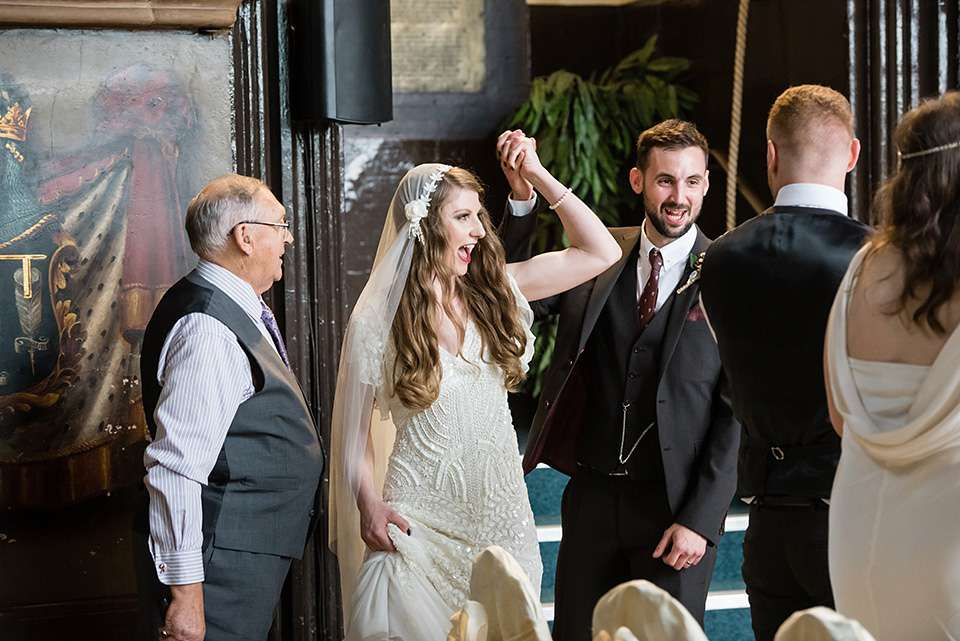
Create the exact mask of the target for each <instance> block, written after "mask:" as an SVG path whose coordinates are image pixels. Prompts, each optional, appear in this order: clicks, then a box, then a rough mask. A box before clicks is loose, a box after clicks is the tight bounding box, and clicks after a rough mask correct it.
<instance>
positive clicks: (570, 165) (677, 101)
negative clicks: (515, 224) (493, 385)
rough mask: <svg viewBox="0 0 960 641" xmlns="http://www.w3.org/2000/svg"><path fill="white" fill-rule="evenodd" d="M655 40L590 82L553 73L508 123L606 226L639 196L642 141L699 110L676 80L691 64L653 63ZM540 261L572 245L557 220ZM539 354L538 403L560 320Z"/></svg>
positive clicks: (541, 232) (542, 228)
mask: <svg viewBox="0 0 960 641" xmlns="http://www.w3.org/2000/svg"><path fill="white" fill-rule="evenodd" d="M656 46H657V37H656V36H653V37H651V38H650V39H649V40H648V41H647V43H646V44H645V45H644V46H643V48H641V49H638V50H637V51H634V52H633V53H631V54H630V55H628V56H627V57H626V58H624V59H623V60H621V61H620V62H618V63H617V64H616V65H614V66H613V67H611V68H610V69H607V70H605V71H603V72H602V73H600V74H599V75H597V74H593V75H591V76H590V77H589V78H583V77H582V76H579V75H577V74H575V73H570V72H569V71H563V70H560V71H555V72H553V73H552V74H550V75H549V76H541V77H539V78H534V80H533V83H532V84H531V87H530V97H529V98H528V99H527V101H526V102H524V103H523V104H522V105H521V106H520V107H519V108H518V109H517V111H516V112H515V113H514V114H513V116H512V117H510V118H509V120H508V124H507V128H509V129H522V130H523V131H524V132H525V133H526V134H527V135H528V136H533V137H534V138H536V139H537V152H538V153H539V154H540V160H541V162H542V163H543V165H544V166H545V167H546V168H547V169H549V170H550V172H551V173H552V174H553V175H554V176H556V178H557V180H559V181H560V182H562V183H564V184H565V185H567V186H569V187H570V188H571V189H573V191H574V192H575V193H576V194H577V195H578V196H579V197H580V198H581V199H582V200H583V201H584V202H586V203H587V204H588V205H589V206H590V207H591V208H592V209H593V211H594V212H596V214H597V215H598V216H599V217H600V219H601V220H603V222H604V223H606V224H608V225H616V224H618V222H619V218H620V216H619V212H620V211H621V210H622V209H623V208H625V207H628V206H629V205H630V203H632V202H633V200H634V199H636V194H634V193H633V191H632V190H630V188H629V185H628V182H627V172H628V171H629V167H630V166H632V162H633V159H634V150H635V145H636V139H637V136H638V135H639V134H640V132H641V131H643V130H644V129H647V128H648V127H650V126H652V125H654V124H655V123H657V122H660V121H661V120H666V119H668V118H682V117H684V116H685V115H686V114H688V113H690V111H691V109H692V108H693V106H694V105H695V104H696V103H697V102H698V100H699V98H698V97H697V95H696V94H695V93H694V92H693V91H691V90H690V89H688V88H687V87H684V86H682V85H680V84H678V79H679V78H680V77H681V76H682V74H683V73H684V72H686V71H687V70H688V69H689V68H690V61H689V60H688V59H686V58H674V57H666V56H664V57H655V56H654V51H655V50H656ZM540 216H541V217H540V220H539V223H540V224H539V225H538V226H537V231H536V233H535V235H534V238H533V248H534V253H540V252H543V251H549V250H553V249H560V248H563V247H566V246H568V245H569V242H568V241H567V238H566V236H565V235H564V233H563V228H562V227H561V225H560V222H559V220H558V219H557V217H556V216H554V215H553V214H552V212H551V213H549V214H541V215H540ZM534 333H535V334H536V335H537V343H536V352H535V354H534V357H533V362H532V363H531V364H530V372H529V374H528V376H527V382H526V391H527V392H529V393H530V394H532V395H533V396H538V395H539V394H540V391H541V389H542V386H543V382H544V379H545V378H546V370H547V367H548V365H549V363H550V356H551V355H552V354H553V345H554V339H555V335H556V322H555V320H554V319H545V320H542V321H538V322H537V326H536V327H534Z"/></svg>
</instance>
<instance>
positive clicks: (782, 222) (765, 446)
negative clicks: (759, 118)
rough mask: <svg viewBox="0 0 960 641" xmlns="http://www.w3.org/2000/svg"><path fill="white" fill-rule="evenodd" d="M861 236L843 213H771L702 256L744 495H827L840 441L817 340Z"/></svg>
mask: <svg viewBox="0 0 960 641" xmlns="http://www.w3.org/2000/svg"><path fill="white" fill-rule="evenodd" d="M867 232H868V228H867V227H866V226H865V225H863V224H862V223H859V222H857V221H856V220H853V219H851V218H848V217H847V216H845V215H843V214H841V213H839V212H833V211H830V210H825V209H816V208H810V207H774V208H772V209H770V210H768V211H767V212H765V213H764V214H762V215H760V216H757V217H756V218H753V219H751V220H749V221H747V222H746V223H744V224H742V225H740V227H738V228H737V229H735V230H733V231H731V232H730V233H728V234H725V235H724V236H721V237H720V238H718V239H717V240H716V241H715V242H714V243H713V244H712V245H711V246H710V249H709V250H708V251H707V255H706V258H705V260H704V266H703V271H702V276H701V287H700V296H701V299H702V300H703V304H704V307H705V308H706V310H707V313H708V314H709V317H710V323H711V326H712V327H713V330H714V332H715V334H716V337H717V343H718V347H719V349H720V359H721V360H722V361H723V367H724V370H725V371H726V372H727V376H728V378H729V380H730V388H731V395H732V397H733V410H734V413H735V414H736V416H737V418H739V419H740V423H741V425H742V426H743V430H744V433H743V438H742V439H741V442H740V459H739V468H738V478H739V493H740V495H741V496H763V495H773V494H779V495H794V496H807V497H812V498H827V497H829V496H830V488H831V486H832V484H833V476H834V473H835V471H836V467H837V462H838V460H839V456H840V439H839V437H838V436H837V434H836V432H834V430H833V427H832V425H831V423H830V417H829V414H828V412H827V400H826V391H825V386H824V379H823V338H824V332H825V331H826V326H827V316H828V315H829V313H830V308H831V306H832V305H833V299H834V296H835V295H836V293H837V288H838V287H839V285H840V281H841V280H842V279H843V276H844V274H845V273H846V270H847V267H848V266H849V264H850V260H851V259H852V258H853V255H854V254H855V253H856V251H857V250H858V249H859V248H860V246H861V245H862V243H863V240H864V238H865V236H866V234H867Z"/></svg>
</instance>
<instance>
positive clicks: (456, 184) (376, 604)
mask: <svg viewBox="0 0 960 641" xmlns="http://www.w3.org/2000/svg"><path fill="white" fill-rule="evenodd" d="M497 148H498V151H499V153H500V158H501V164H502V167H503V170H504V173H505V174H506V176H507V178H508V180H509V181H510V183H511V186H513V187H514V190H515V192H518V191H521V190H523V191H529V187H530V186H531V185H532V187H533V188H535V189H536V190H537V191H538V192H539V193H540V194H541V195H542V196H543V198H544V199H545V200H546V201H547V202H548V203H550V209H551V210H553V211H554V212H555V213H556V214H557V215H558V216H559V218H560V220H561V222H562V223H563V226H564V230H565V231H566V234H567V237H568V238H569V240H570V247H568V248H567V249H564V250H562V251H558V252H549V253H546V254H541V255H539V256H535V257H533V258H531V259H530V260H527V261H524V262H520V263H514V264H510V265H507V264H505V262H504V252H503V247H502V246H501V244H500V241H499V239H498V238H497V237H496V235H495V234H494V233H492V230H491V227H490V219H489V217H488V214H487V211H486V210H485V209H484V207H483V205H482V203H481V200H480V197H481V193H482V188H481V185H480V183H479V181H478V180H477V178H476V177H475V176H474V175H473V174H472V173H471V172H469V171H467V170H465V169H461V168H458V167H450V166H447V165H441V164H425V165H419V166H417V167H414V168H413V169H411V170H410V171H409V172H408V173H407V175H406V176H404V178H403V180H402V181H401V182H400V185H399V186H398V187H397V191H396V193H395V194H394V196H393V200H392V201H391V203H390V209H389V210H388V212H387V218H386V222H385V224H384V228H383V234H382V235H381V238H380V244H379V247H378V250H377V257H376V259H375V261H374V267H373V271H372V273H371V275H370V279H369V281H368V282H367V284H366V286H365V287H364V289H363V292H362V293H361V295H360V299H359V300H358V302H357V305H356V307H355V308H354V311H353V314H352V315H351V317H350V323H349V325H348V327H347V331H346V336H345V339H344V345H343V351H342V353H341V358H340V371H339V374H338V378H337V392H336V399H335V402H334V412H333V427H332V454H331V490H330V492H331V499H330V504H331V516H330V520H331V522H330V527H331V539H332V542H331V547H332V548H333V549H334V552H336V554H337V556H338V561H339V563H340V577H341V591H342V595H343V605H344V621H345V628H346V638H347V639H348V640H351V641H353V640H357V641H380V640H383V641H386V640H390V641H395V640H402V641H419V640H423V641H427V640H429V641H435V640H436V639H444V638H446V634H447V632H448V631H449V629H450V617H451V615H453V613H454V612H455V611H456V610H458V609H459V608H460V607H461V606H462V605H463V603H464V601H465V600H466V599H467V593H468V591H469V583H470V568H471V561H472V559H473V557H474V556H475V555H476V554H477V553H478V552H479V551H480V550H482V549H483V548H485V547H487V546H489V545H499V546H500V547H502V548H503V549H505V550H507V551H508V552H509V553H510V554H512V555H513V556H514V557H515V558H516V559H517V561H518V562H519V563H520V565H521V567H522V568H523V569H524V571H525V572H527V574H528V575H529V578H530V580H531V582H532V584H533V585H534V586H537V587H538V588H539V585H540V578H541V577H540V575H541V573H542V566H541V562H540V554H539V547H538V543H537V533H536V528H535V526H534V522H533V514H532V512H531V510H530V503H529V500H528V498H527V493H526V489H525V487H524V483H523V475H522V472H521V468H520V454H519V448H518V446H517V439H516V434H515V432H514V430H513V426H512V423H511V418H510V413H509V409H508V407H507V392H508V391H510V390H512V389H514V388H515V387H516V386H517V384H518V383H519V382H520V381H521V380H522V378H523V376H524V374H525V371H526V368H527V362H528V361H529V359H530V356H531V355H532V351H533V336H532V334H531V333H530V330H529V327H530V323H531V322H532V320H533V314H532V312H531V310H530V306H529V304H528V302H527V301H529V300H536V299H540V298H545V297H548V296H552V295H554V294H558V293H560V292H562V291H564V290H567V289H569V288H571V287H574V286H576V285H578V284H580V283H582V282H584V281H586V280H588V279H590V278H593V277H594V276H596V275H597V274H599V273H600V272H602V271H603V270H605V269H606V268H607V267H609V266H610V265H612V264H613V263H614V262H615V261H616V260H617V259H618V258H619V256H620V249H619V247H618V246H617V244H616V242H615V241H614V240H613V238H612V236H611V235H610V234H609V232H607V230H606V228H605V227H604V226H603V224H602V223H601V222H600V220H599V219H597V217H596V216H595V215H594V214H593V212H592V211H591V210H590V209H589V208H588V207H587V206H586V205H585V204H584V203H583V202H582V201H580V199H578V198H577V197H576V195H575V194H573V193H572V191H571V190H570V189H567V188H565V187H564V186H563V185H562V184H561V183H560V182H559V181H557V180H556V179H555V178H554V177H553V176H551V175H550V173H549V172H547V171H546V169H544V167H543V165H541V163H540V160H539V158H538V156H537V153H536V143H535V141H534V140H533V139H532V138H528V137H526V136H525V135H524V134H523V132H521V131H514V132H510V131H508V132H504V134H502V135H501V136H500V139H499V140H498V144H497ZM375 410H377V411H376V412H375ZM358 535H359V536H358ZM360 539H362V543H361V542H360ZM364 544H365V545H364Z"/></svg>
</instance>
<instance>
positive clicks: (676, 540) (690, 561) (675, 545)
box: [653, 523, 707, 570]
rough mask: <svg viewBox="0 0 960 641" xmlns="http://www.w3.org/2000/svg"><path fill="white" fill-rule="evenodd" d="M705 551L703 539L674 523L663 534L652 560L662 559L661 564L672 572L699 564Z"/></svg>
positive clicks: (705, 546)
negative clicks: (672, 570) (668, 567)
mask: <svg viewBox="0 0 960 641" xmlns="http://www.w3.org/2000/svg"><path fill="white" fill-rule="evenodd" d="M668 550H669V552H668ZM706 551H707V540H706V539H705V538H703V537H702V536H700V535H699V534H697V533H696V532H694V531H693V530H691V529H690V528H687V527H683V526H682V525H680V524H679V523H674V524H673V525H671V526H670V527H668V528H667V531H666V532H664V533H663V538H662V539H660V543H658V544H657V547H656V549H654V551H653V558H655V559H659V558H661V557H663V562H664V563H666V564H667V565H669V566H670V567H672V568H673V569H674V570H682V569H684V568H689V567H693V566H694V565H696V564H697V563H699V562H700V559H702V558H703V554H704V553H705V552H706Z"/></svg>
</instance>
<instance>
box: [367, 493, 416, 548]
mask: <svg viewBox="0 0 960 641" xmlns="http://www.w3.org/2000/svg"><path fill="white" fill-rule="evenodd" d="M358 507H359V508H360V538H361V539H363V542H364V543H365V544H366V546H367V547H368V548H370V549H371V550H373V551H374V552H396V550H397V548H396V547H394V545H393V541H391V540H390V536H389V535H388V534H387V524H389V523H393V524H394V525H396V526H397V527H398V528H400V529H401V530H402V531H403V532H406V533H407V534H410V524H409V523H407V521H406V519H404V518H403V517H402V516H400V513H399V512H397V511H396V510H394V509H393V508H392V507H390V506H389V505H387V504H386V503H384V502H383V501H381V500H379V499H371V500H368V501H363V502H362V503H361V504H360V505H358Z"/></svg>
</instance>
